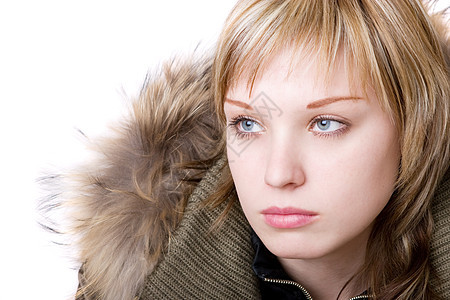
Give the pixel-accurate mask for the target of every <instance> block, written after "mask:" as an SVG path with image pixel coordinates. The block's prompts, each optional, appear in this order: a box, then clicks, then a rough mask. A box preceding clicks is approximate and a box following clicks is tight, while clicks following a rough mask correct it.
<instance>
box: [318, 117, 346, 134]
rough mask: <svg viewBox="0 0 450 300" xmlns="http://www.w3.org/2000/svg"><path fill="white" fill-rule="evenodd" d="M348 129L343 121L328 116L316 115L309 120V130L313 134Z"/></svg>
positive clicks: (338, 132)
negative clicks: (316, 116)
mask: <svg viewBox="0 0 450 300" xmlns="http://www.w3.org/2000/svg"><path fill="white" fill-rule="evenodd" d="M346 129H348V125H347V124H346V123H344V122H341V121H337V120H333V119H331V118H330V117H325V116H322V117H318V118H316V119H314V120H313V121H312V122H311V126H310V130H311V132H312V133H314V134H322V135H324V134H326V135H334V134H340V133H342V132H344V131H345V130H346Z"/></svg>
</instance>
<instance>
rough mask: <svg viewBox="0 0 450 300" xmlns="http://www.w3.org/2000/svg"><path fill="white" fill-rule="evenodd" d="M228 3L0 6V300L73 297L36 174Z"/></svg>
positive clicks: (83, 0)
mask: <svg viewBox="0 0 450 300" xmlns="http://www.w3.org/2000/svg"><path fill="white" fill-rule="evenodd" d="M440 3H441V4H442V5H445V4H444V3H446V5H448V0H443V1H441V2H440ZM233 4H234V0H227V1H207V0H195V1H194V0H190V1H182V0H178V1H175V0H172V1H150V0H147V1H143V0H142V1H138V0H127V1H125V0H121V1H114V0H111V1H100V0H97V1H96V0H77V1H75V0H72V1H69V0H53V1H51V0H10V1H2V2H0V138H1V144H0V154H1V155H0V188H1V190H0V193H1V198H0V233H1V236H0V238H1V244H0V254H1V258H2V263H1V264H0V274H1V275H0V276H1V278H0V283H1V284H0V287H1V292H0V297H1V299H70V298H73V297H72V296H71V295H73V293H74V291H75V289H76V286H77V272H76V270H73V269H72V268H74V267H76V264H74V263H73V262H71V261H70V260H69V259H68V258H67V254H66V253H65V252H64V251H62V249H61V247H59V246H56V245H54V244H52V243H51V240H52V236H50V235H48V234H47V233H44V232H43V231H42V230H41V229H40V228H39V227H38V226H37V213H36V204H37V200H38V198H39V197H41V196H42V191H40V190H39V187H38V186H37V184H36V183H35V180H36V178H37V177H39V176H40V175H41V174H42V172H46V171H48V170H54V169H63V168H66V167H70V166H71V165H72V164H74V163H75V162H77V161H81V160H82V159H83V157H84V156H85V155H86V149H84V146H83V144H82V143H81V141H80V140H79V139H78V138H77V133H76V129H80V130H82V131H83V132H85V133H86V134H87V135H88V136H90V137H95V136H98V135H101V134H102V133H105V132H107V124H110V123H113V124H114V121H115V120H117V119H118V118H120V115H121V114H122V113H123V111H124V107H125V105H124V103H125V102H126V101H124V100H126V99H129V98H132V97H133V96H134V95H136V94H137V92H138V91H139V87H140V86H141V84H142V82H143V80H144V77H145V74H146V72H147V71H148V70H151V69H155V68H156V67H157V65H158V64H159V63H160V62H161V61H163V60H165V59H168V58H170V57H172V56H174V55H176V54H189V53H191V52H192V50H193V49H194V48H195V47H196V46H197V45H198V43H199V42H201V46H200V48H201V49H207V48H208V47H209V46H211V45H213V43H214V41H215V40H216V38H217V36H218V34H219V31H220V28H221V26H222V24H223V22H224V20H225V18H226V15H227V14H228V12H229V11H230V9H231V8H232V6H233Z"/></svg>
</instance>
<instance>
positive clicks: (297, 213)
mask: <svg viewBox="0 0 450 300" xmlns="http://www.w3.org/2000/svg"><path fill="white" fill-rule="evenodd" d="M261 213H262V215H263V217H264V221H265V222H266V223H267V225H269V226H271V227H275V228H300V227H303V226H306V225H308V224H310V223H311V222H313V221H314V220H316V219H317V217H318V214H317V213H315V212H312V211H307V210H303V209H298V208H293V207H286V208H280V207H270V208H268V209H265V210H263V211H262V212H261Z"/></svg>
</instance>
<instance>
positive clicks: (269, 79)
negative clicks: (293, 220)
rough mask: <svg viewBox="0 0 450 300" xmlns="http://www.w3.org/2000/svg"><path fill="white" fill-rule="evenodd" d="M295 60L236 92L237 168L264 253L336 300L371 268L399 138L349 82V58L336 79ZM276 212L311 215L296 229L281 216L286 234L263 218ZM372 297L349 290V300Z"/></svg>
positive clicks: (233, 148)
mask: <svg viewBox="0 0 450 300" xmlns="http://www.w3.org/2000/svg"><path fill="white" fill-rule="evenodd" d="M290 55H291V52H290V51H285V52H283V53H280V54H278V55H276V56H275V57H274V58H273V59H272V60H271V62H270V63H269V65H268V66H267V68H265V69H264V72H263V74H262V76H261V77H260V78H259V79H258V80H257V81H256V82H255V85H254V87H253V90H252V93H251V94H249V90H248V88H247V81H246V79H245V78H243V79H241V80H240V81H238V82H237V84H236V85H235V86H234V87H233V88H232V89H230V90H229V91H228V93H227V95H226V98H227V99H228V100H226V102H225V104H224V109H225V115H226V118H227V122H228V123H229V126H228V129H227V134H228V151H227V153H228V159H229V165H230V169H231V173H232V176H233V180H234V182H235V186H236V190H237V193H238V196H239V200H240V203H241V206H242V208H243V211H244V213H245V215H246V217H247V219H248V221H249V223H250V225H251V226H252V228H253V229H254V230H255V232H256V234H257V235H258V236H259V237H260V238H261V240H262V241H263V243H264V244H265V245H266V247H267V248H268V249H269V250H270V251H271V252H272V253H274V254H275V255H276V256H277V257H278V259H279V261H280V262H281V264H282V266H283V268H284V269H285V270H286V272H287V273H288V274H289V275H290V276H291V277H292V278H293V279H294V280H295V281H297V282H299V283H300V284H302V285H303V286H305V287H306V288H307V289H308V290H309V292H310V293H311V295H312V296H313V297H315V298H317V299H336V297H337V295H338V293H339V291H340V290H341V289H342V287H343V285H344V284H345V282H346V281H347V280H348V279H350V278H351V276H352V275H353V274H355V272H357V270H358V268H360V266H361V265H362V264H363V262H364V256H365V249H366V245H367V240H368V237H369V235H370V232H371V229H372V226H373V223H374V220H375V218H376V217H377V216H378V214H379V213H380V212H381V210H382V209H383V208H384V207H385V205H386V204H387V202H388V201H389V199H390V197H391V195H392V193H393V191H394V188H395V181H396V178H397V175H398V167H399V160H400V150H399V142H398V136H397V133H396V128H395V126H394V124H393V123H392V122H391V120H390V118H389V116H388V114H387V113H386V112H384V111H383V110H382V109H381V107H380V105H379V102H378V99H377V97H376V95H375V94H374V93H373V91H371V90H370V89H367V91H366V93H365V92H364V90H363V88H362V87H361V86H360V84H359V83H358V82H353V84H352V85H350V84H349V81H348V78H349V76H348V74H347V73H346V68H345V67H344V64H343V59H342V55H341V56H340V57H339V58H338V60H337V63H336V66H335V68H334V69H333V70H332V71H331V72H332V74H331V77H330V78H331V80H329V81H326V80H325V78H324V72H321V70H319V69H318V64H317V62H316V61H315V60H311V58H309V59H303V58H301V53H300V58H299V60H298V63H297V64H295V65H294V67H292V61H291V60H290V57H291V56H290ZM296 55H298V53H296ZM355 78H358V77H355ZM262 92H264V94H265V95H266V96H267V98H268V99H270V100H266V102H265V104H264V105H261V104H262V100H261V99H262V98H261V93H262ZM267 103H269V106H270V107H272V108H276V109H277V110H275V109H273V110H272V111H268V110H267V107H268V106H267ZM277 112H278V113H277ZM271 207H272V208H273V207H277V208H294V209H301V210H307V211H309V212H312V213H313V215H312V216H307V217H306V219H305V220H306V224H300V225H301V226H294V228H291V227H292V226H290V225H289V224H290V223H289V220H288V219H283V218H284V217H279V216H278V220H280V219H282V221H281V223H282V224H283V220H288V221H287V224H288V226H287V227H288V228H279V227H276V226H275V227H274V226H273V225H271V224H270V222H269V223H268V221H267V215H266V214H264V213H263V212H264V210H266V209H268V208H271ZM276 218H277V217H276ZM365 289H366V287H364V286H355V284H353V283H351V284H350V286H349V288H348V289H346V290H345V291H344V293H343V296H344V297H343V299H345V296H347V297H352V296H355V295H356V294H354V293H355V292H357V293H360V292H362V291H364V290H365Z"/></svg>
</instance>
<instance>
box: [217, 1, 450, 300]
mask: <svg viewBox="0 0 450 300" xmlns="http://www.w3.org/2000/svg"><path fill="white" fill-rule="evenodd" d="M441 19H442V18H441ZM433 20H434V21H433ZM439 20H440V19H439V18H438V17H432V18H431V17H430V16H429V15H428V13H427V9H426V8H425V6H424V5H423V4H422V3H421V2H420V1H418V0H417V1H415V0H398V1H391V0H377V1H373V0H361V1H356V0H341V1H329V0H317V1H306V0H296V1H280V0H277V1H275V0H271V1H257V0H247V1H245V0H244V1H240V2H238V3H237V4H236V6H235V7H234V9H233V11H232V12H231V14H230V16H229V17H228V19H227V21H226V24H225V27H224V29H223V31H222V34H221V36H220V39H219V42H218V47H217V52H216V56H215V61H214V66H213V81H214V86H215V101H216V109H217V111H218V113H219V117H220V118H221V120H222V121H224V114H223V103H224V99H225V95H226V93H227V91H228V89H230V88H231V87H232V86H233V85H234V84H235V83H236V82H237V81H238V80H240V79H244V80H247V82H248V86H249V87H250V90H251V87H252V86H253V83H254V82H255V80H257V79H258V76H260V74H261V73H262V72H264V68H265V67H266V66H267V64H268V63H269V62H270V59H271V58H272V57H273V56H274V55H276V54H277V53H279V52H280V51H281V50H283V49H285V48H286V47H289V48H293V49H299V48H303V49H304V48H305V47H306V49H307V50H308V52H309V53H311V54H312V53H317V57H318V58H319V61H320V62H321V64H322V66H323V69H324V70H328V69H329V68H327V67H328V66H333V65H334V63H335V59H336V57H337V53H338V49H341V48H342V49H344V56H345V61H346V62H347V65H351V66H353V67H354V69H355V70H356V71H357V72H359V73H358V78H361V80H362V83H363V86H365V87H368V86H371V87H373V88H374V89H375V91H376V93H377V95H378V99H379V100H380V104H381V106H382V107H383V108H384V109H385V110H386V111H387V112H388V113H389V114H390V115H391V117H392V119H393V120H394V122H395V124H396V126H397V129H398V132H399V136H400V145H401V165H400V168H399V174H398V181H397V185H396V191H395V193H394V195H393V196H392V198H391V200H390V201H389V203H388V205H387V206H386V207H385V209H384V210H383V211H382V213H381V214H380V215H379V216H378V218H377V220H376V224H375V227H374V229H373V231H372V235H371V238H370V240H369V243H368V246H367V259H366V264H365V265H364V266H363V268H362V270H361V272H360V273H359V276H357V277H358V278H359V279H361V280H365V283H366V284H367V286H368V287H369V292H370V293H371V294H373V295H374V298H375V299H432V298H433V297H434V296H433V293H432V288H431V287H430V283H429V279H430V276H431V274H432V270H431V267H430V263H429V251H430V250H429V242H430V237H431V232H432V217H431V209H430V206H431V205H430V203H431V200H432V197H433V193H434V190H435V188H436V186H437V184H438V183H439V181H440V180H441V178H442V177H443V175H444V172H445V171H446V170H447V168H448V166H449V152H450V150H449V136H450V132H449V114H450V108H449V98H450V83H449V64H448V61H447V62H446V57H445V56H446V55H448V49H444V47H448V45H449V43H448V36H444V35H445V34H446V33H445V32H441V33H439V32H438V30H437V29H438V28H441V31H443V30H442V29H443V28H445V27H444V26H443V25H442V21H439ZM433 22H436V24H433ZM439 22H441V25H439V26H440V27H439V26H438V25H437V24H439ZM447 59H448V56H447ZM233 189H234V187H233V184H232V179H231V175H230V172H229V170H228V169H226V170H225V171H224V175H223V178H222V189H221V190H220V191H219V192H218V193H217V194H215V195H214V196H213V197H212V198H211V199H210V201H211V203H215V204H218V203H219V202H222V201H224V200H223V199H225V197H224V196H226V195H229V194H231V193H233ZM433 299H434V298H433Z"/></svg>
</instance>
